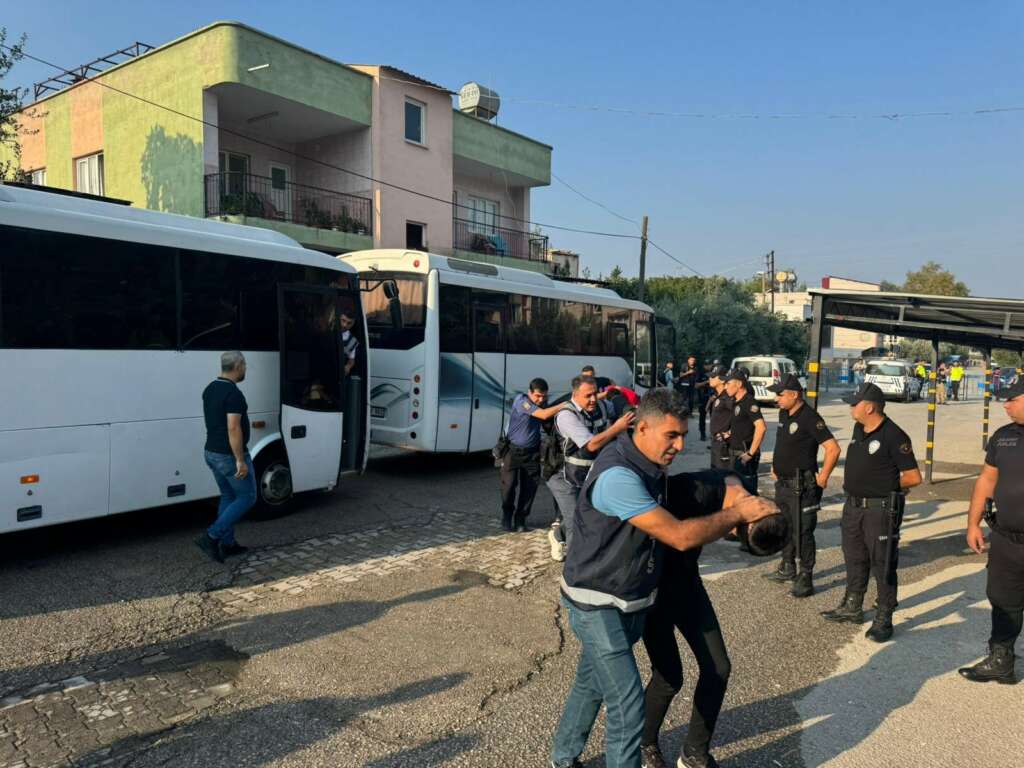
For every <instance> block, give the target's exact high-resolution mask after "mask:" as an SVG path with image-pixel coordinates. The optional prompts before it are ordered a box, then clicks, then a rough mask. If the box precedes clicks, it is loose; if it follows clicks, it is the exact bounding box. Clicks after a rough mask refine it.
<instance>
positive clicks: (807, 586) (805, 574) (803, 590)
mask: <svg viewBox="0 0 1024 768" xmlns="http://www.w3.org/2000/svg"><path fill="white" fill-rule="evenodd" d="M789 594H791V595H792V596H793V597H810V596H811V595H813V594H814V582H813V581H811V573H810V571H802V572H801V573H800V575H799V576H797V577H796V581H794V582H793V589H791V590H790V592H789Z"/></svg>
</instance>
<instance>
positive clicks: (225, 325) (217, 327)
mask: <svg viewBox="0 0 1024 768" xmlns="http://www.w3.org/2000/svg"><path fill="white" fill-rule="evenodd" d="M232 325H234V323H221V324H220V325H215V326H213V328H207V329H206V330H205V331H203V332H202V333H197V334H196V335H195V336H193V337H192V338H191V339H189V340H188V341H186V342H185V343H184V344H182V345H181V350H182V352H184V351H185V350H186V349H188V345H189V344H191V343H192V342H193V341H195V340H196V339H200V338H202V337H203V336H206V335H207V334H210V333H216V332H217V331H223V330H224V329H225V328H230V327H231V326H232Z"/></svg>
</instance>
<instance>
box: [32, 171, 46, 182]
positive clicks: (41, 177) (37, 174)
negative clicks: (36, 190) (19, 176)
mask: <svg viewBox="0 0 1024 768" xmlns="http://www.w3.org/2000/svg"><path fill="white" fill-rule="evenodd" d="M31 174H32V183H33V184H37V185H38V186H40V187H45V186H46V169H45V168H37V169H36V170H34V171H31Z"/></svg>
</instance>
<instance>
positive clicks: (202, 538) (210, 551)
mask: <svg viewBox="0 0 1024 768" xmlns="http://www.w3.org/2000/svg"><path fill="white" fill-rule="evenodd" d="M196 546H197V547H199V548H200V549H201V550H203V552H205V553H206V555H207V557H209V558H210V559H211V560H213V561H214V562H217V563H223V562H224V555H222V554H221V551H220V544H218V543H217V542H216V541H215V540H214V539H211V538H210V537H209V535H208V534H205V533H201V534H199V536H198V537H197V538H196Z"/></svg>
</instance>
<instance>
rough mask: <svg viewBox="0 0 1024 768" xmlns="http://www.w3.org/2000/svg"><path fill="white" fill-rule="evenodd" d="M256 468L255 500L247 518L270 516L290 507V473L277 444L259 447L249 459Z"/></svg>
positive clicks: (271, 517)
mask: <svg viewBox="0 0 1024 768" xmlns="http://www.w3.org/2000/svg"><path fill="white" fill-rule="evenodd" d="M253 468H254V469H255V470H256V504H255V506H253V508H252V509H251V510H249V514H248V515H247V517H248V518H249V519H250V520H273V519H274V518H277V517H282V516H284V515H287V514H288V513H289V512H291V510H292V502H293V499H294V498H295V497H294V495H293V494H292V473H291V468H290V467H289V466H288V456H287V454H286V453H285V452H284V448H283V447H281V446H280V445H274V446H270V447H268V448H265V449H264V450H262V451H260V454H259V456H257V457H256V460H255V461H253Z"/></svg>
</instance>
